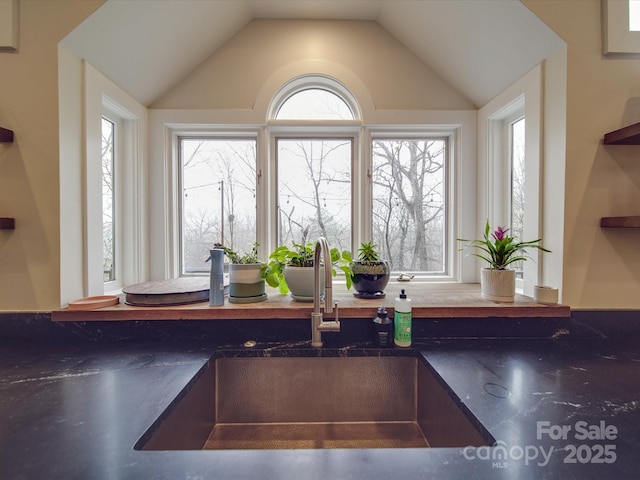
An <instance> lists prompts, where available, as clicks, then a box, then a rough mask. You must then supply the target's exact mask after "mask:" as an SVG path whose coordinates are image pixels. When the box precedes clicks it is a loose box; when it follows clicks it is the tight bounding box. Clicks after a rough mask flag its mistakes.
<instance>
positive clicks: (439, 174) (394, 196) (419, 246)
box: [372, 139, 447, 274]
mask: <svg viewBox="0 0 640 480" xmlns="http://www.w3.org/2000/svg"><path fill="white" fill-rule="evenodd" d="M372 151H373V172H372V173H373V177H372V181H373V241H374V243H375V244H376V245H378V250H379V251H380V253H381V255H382V256H383V258H385V259H386V260H387V261H389V263H390V265H391V269H392V270H394V271H419V272H429V273H436V274H437V273H445V272H446V264H445V257H446V246H445V245H446V243H445V224H446V222H445V211H446V208H445V207H446V206H445V199H446V188H445V175H446V159H447V141H446V139H385V140H381V139H380V140H374V141H373V145H372Z"/></svg>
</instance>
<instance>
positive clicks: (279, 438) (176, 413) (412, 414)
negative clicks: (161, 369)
mask: <svg viewBox="0 0 640 480" xmlns="http://www.w3.org/2000/svg"><path fill="white" fill-rule="evenodd" d="M494 443H495V441H494V439H493V438H492V437H491V435H490V434H489V433H488V432H487V430H486V429H485V428H484V427H483V426H482V425H481V424H480V423H479V422H478V421H477V419H476V418H475V417H474V416H473V415H472V413H471V412H470V411H469V410H468V409H467V408H466V407H465V406H464V405H463V404H462V402H461V401H460V399H459V398H457V397H456V395H455V394H454V393H453V392H452V391H451V389H450V388H449V387H448V386H447V385H446V384H445V383H444V382H443V380H442V379H441V378H440V377H439V376H438V375H437V374H436V372H434V371H433V370H432V368H431V367H430V365H429V364H428V363H427V361H426V360H425V359H424V358H422V357H416V356H349V357H300V356H283V357H233V358H214V359H211V360H210V361H209V362H208V363H207V364H206V365H205V366H204V367H203V368H202V369H201V370H200V371H199V372H198V374H196V375H195V377H194V378H193V379H192V380H191V381H190V382H189V384H188V385H187V386H186V387H185V388H184V389H183V391H182V392H181V393H180V394H179V395H178V397H177V398H176V399H175V400H174V401H173V402H172V403H171V405H170V406H169V407H168V408H167V409H166V411H165V412H163V414H162V415H161V416H160V417H159V418H158V419H157V420H156V421H155V422H154V423H153V425H152V426H151V427H150V428H149V430H148V431H147V432H146V433H145V434H144V435H143V436H142V438H141V439H140V440H139V441H138V443H137V444H136V447H135V448H136V449H139V450H228V449H234V450H247V449H316V448H428V447H465V446H468V445H470V446H483V445H493V444H494Z"/></svg>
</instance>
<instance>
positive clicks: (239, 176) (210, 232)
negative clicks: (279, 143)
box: [180, 138, 256, 274]
mask: <svg viewBox="0 0 640 480" xmlns="http://www.w3.org/2000/svg"><path fill="white" fill-rule="evenodd" d="M180 159H181V165H182V249H181V250H182V273H183V274H194V273H208V272H209V269H210V267H209V264H208V263H207V262H206V260H207V258H208V257H209V250H210V249H211V248H213V246H214V244H215V243H222V244H224V245H225V246H227V247H230V248H232V249H234V250H236V251H238V252H245V251H249V250H250V249H251V246H252V245H253V243H254V242H255V241H256V140H255V139H213V138H209V139H203V138H180Z"/></svg>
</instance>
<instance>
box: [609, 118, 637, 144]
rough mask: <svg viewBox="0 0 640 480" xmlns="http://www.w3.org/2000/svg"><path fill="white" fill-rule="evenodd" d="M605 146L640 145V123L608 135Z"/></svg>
mask: <svg viewBox="0 0 640 480" xmlns="http://www.w3.org/2000/svg"><path fill="white" fill-rule="evenodd" d="M604 144H605V145H640V123H634V124H633V125H629V126H628V127H624V128H621V129H619V130H615V131H613V132H609V133H606V134H605V135H604Z"/></svg>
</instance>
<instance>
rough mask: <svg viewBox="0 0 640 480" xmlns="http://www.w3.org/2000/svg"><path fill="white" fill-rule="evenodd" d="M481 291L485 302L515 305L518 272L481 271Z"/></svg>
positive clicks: (507, 270)
mask: <svg viewBox="0 0 640 480" xmlns="http://www.w3.org/2000/svg"><path fill="white" fill-rule="evenodd" d="M480 289H481V295H482V298H484V299H485V300H491V301H493V302H502V303H513V300H514V298H515V295H516V271H515V270H509V269H505V270H497V269H495V268H483V269H482V270H480Z"/></svg>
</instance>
